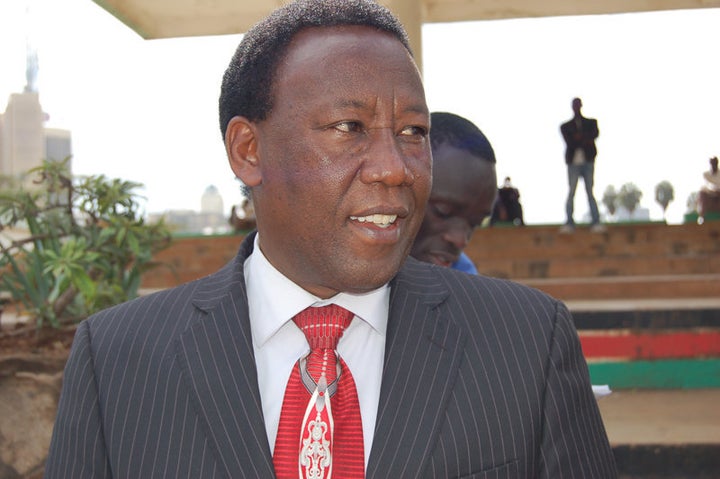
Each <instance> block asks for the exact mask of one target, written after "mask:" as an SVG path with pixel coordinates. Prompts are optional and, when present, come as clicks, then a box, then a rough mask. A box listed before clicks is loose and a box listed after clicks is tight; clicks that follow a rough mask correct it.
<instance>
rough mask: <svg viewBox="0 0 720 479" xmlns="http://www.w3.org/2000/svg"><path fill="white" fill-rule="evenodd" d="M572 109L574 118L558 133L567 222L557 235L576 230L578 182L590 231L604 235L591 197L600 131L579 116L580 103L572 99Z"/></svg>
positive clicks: (603, 228)
mask: <svg viewBox="0 0 720 479" xmlns="http://www.w3.org/2000/svg"><path fill="white" fill-rule="evenodd" d="M572 109H573V113H574V114H573V118H572V119H571V120H570V121H567V122H565V123H563V124H562V125H560V133H562V137H563V140H565V145H566V148H565V164H566V165H567V170H568V185H569V188H570V189H569V191H568V197H567V201H566V203H565V213H566V215H567V220H566V222H565V225H563V227H562V228H561V230H560V231H561V232H563V233H572V232H573V231H574V230H575V220H574V219H573V211H574V208H575V190H576V189H577V184H578V180H579V179H580V178H582V179H583V183H584V184H585V192H586V193H587V198H588V204H589V205H590V218H591V221H592V223H591V226H590V229H591V231H593V232H596V233H601V232H603V231H605V227H604V226H603V225H602V224H600V213H599V211H598V206H597V201H595V196H594V194H593V183H594V178H595V157H596V156H597V147H596V146H595V139H596V138H597V137H598V135H599V134H600V131H599V130H598V124H597V120H595V119H594V118H585V117H584V116H583V115H582V112H581V110H582V100H581V99H580V98H573V101H572Z"/></svg>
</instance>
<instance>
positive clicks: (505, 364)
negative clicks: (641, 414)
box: [46, 0, 614, 479]
mask: <svg viewBox="0 0 720 479" xmlns="http://www.w3.org/2000/svg"><path fill="white" fill-rule="evenodd" d="M220 125H221V131H222V133H223V137H224V140H225V146H226V149H227V153H228V158H229V162H230V166H231V168H232V170H233V172H234V173H235V174H236V175H237V177H238V178H239V179H241V180H242V181H243V183H244V184H246V185H247V186H248V187H249V188H250V191H251V195H252V199H253V204H254V205H255V213H256V221H257V232H255V233H253V234H250V235H249V236H248V237H247V238H245V240H244V241H243V243H242V245H241V247H240V251H239V253H238V255H237V257H236V258H235V259H234V260H233V261H231V262H230V263H229V264H228V265H227V266H225V267H224V268H223V269H221V270H220V271H218V272H217V273H215V274H212V275H210V276H208V277H205V278H202V279H199V280H197V281H194V282H191V283H188V284H185V285H182V286H180V287H178V288H174V289H170V290H166V291H162V292H159V293H157V294H153V295H149V296H145V297H142V298H139V299H137V300H134V301H131V302H129V303H126V304H123V305H119V306H116V307H113V308H110V309H108V310H105V311H103V312H101V313H99V314H96V315H94V316H93V317H91V318H89V319H87V320H86V321H84V322H83V323H81V324H80V326H79V327H78V331H77V334H76V339H75V342H74V344H73V349H72V352H71V355H70V358H69V360H68V363H67V366H66V370H65V377H64V384H63V391H62V395H61V399H60V403H59V411H58V418H57V422H56V425H55V429H54V432H53V439H52V443H51V446H50V454H49V457H48V462H47V469H46V477H48V478H51V479H54V478H73V479H77V478H96V479H97V478H111V477H112V478H132V479H142V478H175V479H176V478H228V479H229V478H232V479H238V478H272V477H276V476H279V477H305V469H302V468H303V467H305V465H304V463H300V462H299V461H296V464H301V465H299V466H298V469H293V468H294V467H295V466H293V465H292V464H291V465H290V472H289V473H287V474H286V473H282V474H281V473H280V472H279V469H278V467H276V466H278V463H276V462H275V460H276V458H275V457H274V456H273V455H274V454H277V453H278V447H280V448H283V447H287V446H288V443H290V445H291V446H292V442H293V439H292V437H290V438H288V437H286V436H285V434H284V433H283V434H279V433H278V430H279V429H280V430H282V429H283V427H282V426H283V421H284V420H285V418H284V416H285V406H286V403H285V402H284V397H285V396H286V393H289V391H290V386H289V385H288V387H287V390H286V388H285V386H286V384H288V383H289V381H288V376H290V378H291V380H292V378H293V377H298V376H297V375H298V374H299V373H298V370H299V368H300V367H302V365H303V364H304V362H305V361H307V362H308V363H309V361H310V358H306V357H305V355H306V354H307V353H308V351H309V350H310V351H311V354H312V353H313V352H315V351H318V350H321V351H322V352H323V354H325V355H326V356H324V358H325V359H324V362H323V363H321V364H320V368H321V374H320V376H319V379H317V382H315V381H316V379H315V378H316V376H315V373H314V372H312V373H310V371H309V367H308V370H307V371H304V372H307V373H308V374H309V375H310V374H311V375H312V377H311V379H310V381H312V382H314V383H315V384H314V386H313V388H314V393H313V396H312V398H315V402H313V399H312V398H311V400H310V402H309V403H308V409H307V411H308V413H310V414H312V415H314V414H315V413H316V412H317V414H318V415H320V414H321V413H322V414H325V416H323V417H322V418H321V419H320V420H319V422H317V423H315V426H318V425H319V426H322V427H323V428H324V427H326V426H328V421H326V418H327V416H328V415H329V414H330V409H332V410H333V414H341V413H342V411H340V410H339V409H342V408H338V405H337V404H335V403H333V400H334V398H335V397H337V396H340V395H341V392H342V391H345V390H344V389H343V386H342V378H343V377H344V378H346V379H348V378H349V377H352V378H354V385H355V386H356V388H355V387H354V386H353V390H354V389H356V390H357V401H358V402H359V414H360V416H359V417H360V418H361V424H360V421H358V422H356V423H354V424H353V426H354V427H357V426H361V431H360V432H359V433H358V434H359V435H358V436H356V439H355V440H354V441H350V442H348V443H347V446H346V447H339V448H338V450H335V449H332V458H330V457H324V459H328V460H329V459H332V468H335V465H336V461H337V462H338V464H342V461H343V460H344V459H343V457H344V456H345V455H354V454H356V453H357V452H358V451H362V452H361V455H362V457H361V459H360V472H359V474H357V475H354V476H353V477H363V476H364V477H367V478H390V477H392V478H421V477H428V478H430V477H435V478H448V477H474V478H480V477H493V478H499V477H502V478H508V479H509V478H530V477H553V478H556V477H574V478H580V477H586V478H589V477H593V478H606V477H614V464H613V458H612V453H611V450H610V448H609V446H608V442H607V438H606V435H605V431H604V428H603V424H602V421H601V418H600V415H599V413H598V409H597V405H596V403H595V400H594V398H593V396H592V392H591V390H590V385H589V380H588V372H587V367H586V364H585V361H584V360H583V356H582V352H581V350H580V345H579V341H578V338H577V335H576V332H575V330H574V328H573V325H572V320H571V318H570V315H569V314H568V311H567V309H566V308H565V307H564V306H563V305H562V304H561V303H559V302H558V301H555V300H553V299H551V298H549V297H547V296H545V295H544V294H542V293H540V292H538V291H535V290H532V289H529V288H526V287H523V286H520V285H517V284H513V283H509V282H504V281H498V280H492V279H486V278H481V277H477V276H470V275H466V274H463V273H459V272H457V271H452V270H450V269H449V268H441V267H438V266H435V265H430V264H427V263H421V262H419V261H416V260H413V259H412V258H407V255H408V253H409V251H410V247H411V244H412V240H413V238H414V236H415V233H416V232H417V230H418V228H419V227H420V223H421V222H422V218H423V213H424V207H425V203H426V201H427V198H428V195H429V192H430V182H431V178H430V177H431V154H430V145H429V139H428V134H429V129H430V117H429V113H428V110H427V106H426V102H425V96H424V92H423V87H422V83H421V80H420V75H419V72H418V71H417V68H416V66H415V63H414V62H413V59H412V55H411V53H410V49H409V46H408V42H407V37H406V35H405V33H404V31H403V30H402V27H401V26H400V24H399V23H398V22H397V20H396V19H395V18H394V17H393V16H392V15H391V14H390V13H389V11H387V10H386V9H385V8H384V7H381V6H379V5H377V4H375V3H373V2H370V1H368V0H324V1H323V0H302V1H299V2H293V3H290V4H288V5H286V6H284V7H281V8H280V9H279V10H277V11H276V12H275V13H273V14H272V15H271V16H269V17H268V18H267V19H265V20H263V21H262V22H261V23H260V24H259V25H257V26H256V27H254V28H253V29H251V30H250V31H249V32H247V34H246V35H244V37H243V40H242V42H241V44H240V46H239V47H238V50H237V52H236V54H235V56H234V57H233V59H232V61H231V63H230V66H229V67H228V69H227V71H226V73H225V76H224V79H223V84H222V88H221V95H220ZM330 303H333V305H334V306H332V307H333V308H337V307H342V308H344V309H345V310H349V311H350V313H349V314H350V316H349V317H350V318H351V322H350V324H349V326H345V325H344V323H343V327H346V329H345V331H344V333H343V335H342V337H341V339H340V342H339V343H338V344H337V346H334V347H332V348H327V347H325V348H320V349H318V347H317V346H316V345H313V346H312V349H311V348H310V346H309V345H308V341H307V340H306V336H307V337H309V335H310V333H309V332H307V333H306V332H304V331H301V330H300V328H299V327H298V326H297V325H296V323H295V322H294V321H293V320H291V318H295V317H296V315H297V316H302V315H303V314H304V313H305V312H306V311H308V310H312V309H319V307H321V306H322V307H325V306H326V305H328V304H330ZM338 324H339V323H338ZM323 327H325V326H323ZM298 358H301V361H300V362H299V365H298V366H297V367H296V361H298ZM327 358H331V359H327ZM328 362H329V363H330V367H328V365H327V363H328ZM334 365H337V370H338V371H340V373H339V376H340V378H341V379H340V381H341V382H340V386H338V387H337V395H336V396H331V395H332V394H333V391H332V390H331V386H332V384H336V383H335V380H333V383H332V384H331V383H330V382H329V381H326V374H327V373H329V372H331V370H333V369H334V368H333V367H332V366H334ZM347 374H351V376H347ZM305 380H306V377H305V376H303V377H302V381H303V382H304V384H306V385H307V383H305ZM309 391H310V389H308V391H299V393H307V392H309ZM318 393H319V394H320V395H318ZM343 394H345V393H344V392H343ZM328 397H329V398H330V399H329V400H327V399H326V398H328ZM285 399H287V398H285ZM323 401H324V402H323ZM331 405H332V408H330V406H331ZM323 406H324V409H323ZM306 419H307V414H306V418H305V419H303V418H301V421H305V420H306ZM302 424H305V422H302ZM336 426H338V425H337V424H336V425H335V426H333V425H332V423H330V428H333V427H336ZM313 427H314V426H313ZM317 430H318V431H319V434H318V436H317V437H315V436H313V437H311V438H310V439H311V440H316V439H317V438H321V439H322V440H323V441H324V440H325V439H326V436H324V434H326V431H325V430H324V429H322V428H321V429H317ZM312 432H313V434H314V433H315V432H316V429H312ZM298 434H300V432H299V431H298ZM290 436H292V434H290ZM295 440H297V435H296V436H295ZM332 440H333V441H334V440H335V438H334V437H333V438H332ZM303 441H305V439H303ZM317 445H318V448H322V447H324V443H323V444H320V443H317ZM295 446H296V447H297V448H300V447H302V448H303V449H302V453H304V452H305V449H304V447H305V442H303V443H302V444H299V443H297V442H296V443H295ZM296 452H297V449H296ZM336 456H337V457H336ZM295 457H296V458H297V457H298V456H297V455H296V456H295ZM353 457H355V456H353ZM304 458H305V456H304V455H301V456H300V457H299V459H304ZM323 464H325V463H323ZM322 467H323V468H324V469H323V472H324V473H326V472H327V471H328V470H329V469H330V468H329V467H325V466H324V465H323V466H322ZM338 470H339V469H338ZM333 471H336V469H333ZM295 472H297V474H295ZM334 476H335V477H342V478H343V479H345V478H347V477H350V476H349V475H344V474H342V473H340V472H337V473H335V474H334ZM323 477H329V476H328V475H327V474H325V475H323Z"/></svg>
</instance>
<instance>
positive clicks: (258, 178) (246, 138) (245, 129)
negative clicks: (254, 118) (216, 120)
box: [225, 116, 262, 188]
mask: <svg viewBox="0 0 720 479" xmlns="http://www.w3.org/2000/svg"><path fill="white" fill-rule="evenodd" d="M257 149H258V148H257V137H256V129H255V125H254V124H253V123H252V122H251V121H250V120H248V119H247V118H245V117H242V116H236V117H233V118H232V119H231V120H230V122H229V123H228V126H227V129H226V130H225V150H226V151H227V155H228V161H229V162H230V168H231V169H232V170H233V173H235V176H236V177H237V178H238V179H240V181H242V182H243V183H244V184H245V185H247V186H249V187H251V188H252V187H253V186H257V185H259V184H260V183H261V182H262V175H261V174H260V167H259V162H258V156H257Z"/></svg>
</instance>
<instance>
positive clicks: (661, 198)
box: [655, 181, 675, 215]
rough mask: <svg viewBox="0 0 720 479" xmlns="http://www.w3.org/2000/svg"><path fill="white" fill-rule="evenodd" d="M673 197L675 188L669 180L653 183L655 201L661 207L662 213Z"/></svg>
mask: <svg viewBox="0 0 720 479" xmlns="http://www.w3.org/2000/svg"><path fill="white" fill-rule="evenodd" d="M674 199H675V189H674V188H673V186H672V184H670V182H669V181H661V182H660V183H658V184H657V185H655V201H656V202H657V203H658V204H659V205H660V206H661V207H662V209H663V215H665V212H666V211H667V208H668V205H669V204H670V202H671V201H672V200H674Z"/></svg>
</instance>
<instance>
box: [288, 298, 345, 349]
mask: <svg viewBox="0 0 720 479" xmlns="http://www.w3.org/2000/svg"><path fill="white" fill-rule="evenodd" d="M353 316H354V315H353V313H351V312H350V311H348V310H347V309H345V308H342V307H340V306H338V305H337V304H329V305H327V306H321V307H319V308H313V307H310V308H306V309H304V310H302V311H300V313H298V314H297V315H296V316H295V317H294V318H293V321H295V324H297V326H298V327H299V328H300V329H301V330H302V332H303V333H305V338H307V342H308V343H309V344H310V349H318V348H319V349H333V350H334V349H337V344H338V341H339V340H340V336H342V335H343V332H345V328H347V327H348V326H349V325H350V321H352V319H353Z"/></svg>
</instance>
